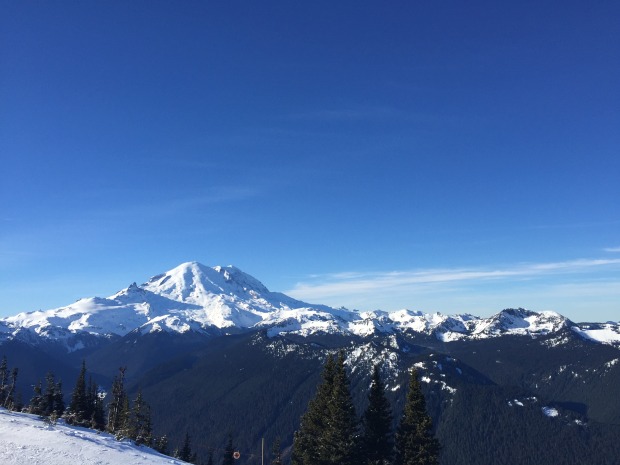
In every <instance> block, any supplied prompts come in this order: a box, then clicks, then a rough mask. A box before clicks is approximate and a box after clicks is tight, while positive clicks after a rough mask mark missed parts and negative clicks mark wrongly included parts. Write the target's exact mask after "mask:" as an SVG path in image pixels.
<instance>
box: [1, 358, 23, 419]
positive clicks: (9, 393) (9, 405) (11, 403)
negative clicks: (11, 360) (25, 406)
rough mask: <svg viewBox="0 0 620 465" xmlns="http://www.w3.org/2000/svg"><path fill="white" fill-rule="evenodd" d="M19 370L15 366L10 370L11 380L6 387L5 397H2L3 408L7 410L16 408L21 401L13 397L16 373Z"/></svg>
mask: <svg viewBox="0 0 620 465" xmlns="http://www.w3.org/2000/svg"><path fill="white" fill-rule="evenodd" d="M18 372H19V370H18V369H17V368H13V369H12V370H11V381H10V384H9V385H8V387H7V388H6V398H5V399H4V408H6V409H8V410H17V407H18V406H19V404H21V402H18V401H17V399H16V398H15V387H16V385H17V374H18Z"/></svg>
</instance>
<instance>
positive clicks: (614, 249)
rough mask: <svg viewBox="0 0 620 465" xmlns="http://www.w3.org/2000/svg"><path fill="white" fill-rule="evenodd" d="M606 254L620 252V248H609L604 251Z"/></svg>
mask: <svg viewBox="0 0 620 465" xmlns="http://www.w3.org/2000/svg"><path fill="white" fill-rule="evenodd" d="M603 250H604V251H605V252H620V247H607V248H605V249H603Z"/></svg>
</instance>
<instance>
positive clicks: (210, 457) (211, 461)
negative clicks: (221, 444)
mask: <svg viewBox="0 0 620 465" xmlns="http://www.w3.org/2000/svg"><path fill="white" fill-rule="evenodd" d="M207 465H214V463H213V448H211V449H209V460H208V461H207Z"/></svg>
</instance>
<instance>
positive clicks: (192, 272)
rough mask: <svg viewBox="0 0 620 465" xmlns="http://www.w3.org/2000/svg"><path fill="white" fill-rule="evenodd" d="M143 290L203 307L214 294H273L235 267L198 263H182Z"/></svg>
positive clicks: (149, 282) (155, 277)
mask: <svg viewBox="0 0 620 465" xmlns="http://www.w3.org/2000/svg"><path fill="white" fill-rule="evenodd" d="M141 287H142V288H143V289H145V290H147V291H150V292H153V293H155V294H159V295H162V296H166V297H168V298H171V299H173V300H177V301H182V302H187V303H194V304H198V305H202V304H204V303H205V299H206V300H209V299H210V297H211V296H212V295H217V294H219V295H236V296H244V297H248V296H253V297H256V296H257V295H264V294H269V290H268V289H267V288H266V287H265V286H264V285H263V284H262V283H261V282H260V281H258V280H257V279H256V278H253V277H252V276H250V275H249V274H247V273H244V272H243V271H241V270H240V269H239V268H236V267H234V266H227V267H222V266H215V267H213V268H211V267H208V266H205V265H203V264H201V263H198V262H187V263H182V264H181V265H179V266H177V267H176V268H174V269H172V270H170V271H168V272H166V273H163V274H160V275H157V276H154V277H152V278H151V279H150V280H149V281H148V282H147V283H145V284H143V285H142V286H141Z"/></svg>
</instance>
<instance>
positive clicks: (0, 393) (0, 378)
mask: <svg viewBox="0 0 620 465" xmlns="http://www.w3.org/2000/svg"><path fill="white" fill-rule="evenodd" d="M8 383H9V366H8V362H7V360H6V355H4V356H3V357H2V362H1V363H0V407H1V406H4V402H5V401H6V396H7V393H8V389H9V384H8Z"/></svg>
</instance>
